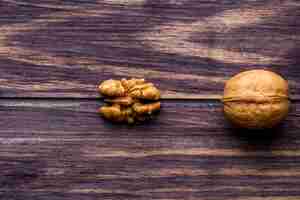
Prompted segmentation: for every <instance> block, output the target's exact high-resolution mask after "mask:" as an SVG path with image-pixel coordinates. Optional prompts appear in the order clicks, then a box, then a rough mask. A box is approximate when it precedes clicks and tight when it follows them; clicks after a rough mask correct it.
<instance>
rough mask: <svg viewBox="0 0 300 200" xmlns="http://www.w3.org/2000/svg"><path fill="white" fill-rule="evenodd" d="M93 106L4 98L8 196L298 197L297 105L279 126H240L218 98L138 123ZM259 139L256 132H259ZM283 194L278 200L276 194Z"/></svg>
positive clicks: (3, 181) (1, 184)
mask: <svg viewBox="0 0 300 200" xmlns="http://www.w3.org/2000/svg"><path fill="white" fill-rule="evenodd" d="M101 104H102V103H101V102H99V101H95V100H56V101H55V100H51V101H49V100H12V99H9V100H1V101H0V126H1V130H0V135H1V138H0V144H1V148H0V168H1V171H0V188H1V189H0V194H1V196H2V197H3V198H4V199H56V200H58V199H88V200H90V199H241V200H246V199H247V200H249V199H250V200H251V199H253V200H261V199H264V198H265V197H268V198H269V199H273V198H274V199H278V200H279V199H280V200H281V199H292V200H294V199H297V198H299V197H300V190H299V187H300V162H299V161H300V159H299V158H300V148H299V143H300V136H299V134H298V129H299V123H298V122H299V119H300V118H299V117H300V114H299V111H300V109H299V108H300V104H299V103H294V104H293V107H292V111H291V113H290V115H289V117H288V118H287V119H286V121H285V122H284V123H283V124H282V125H281V126H280V127H278V128H277V129H274V130H269V131H264V132H249V131H248V132H246V131H245V130H238V129H234V128H233V127H232V126H231V125H230V124H228V123H227V122H226V120H225V119H224V117H223V115H222V104H220V103H219V102H213V101H188V102H185V101H163V110H162V112H161V115H160V116H158V118H157V119H156V120H154V121H151V122H149V123H147V124H141V125H138V126H133V127H130V126H127V125H115V124H114V125H112V124H110V123H108V122H106V121H104V120H103V119H102V118H100V117H99V116H98V115H97V113H96V112H95V110H97V108H98V107H99V106H100V105H101ZM255 133H256V134H257V133H258V134H259V135H256V136H255V135H254V134H255ZM275 197H276V198H275Z"/></svg>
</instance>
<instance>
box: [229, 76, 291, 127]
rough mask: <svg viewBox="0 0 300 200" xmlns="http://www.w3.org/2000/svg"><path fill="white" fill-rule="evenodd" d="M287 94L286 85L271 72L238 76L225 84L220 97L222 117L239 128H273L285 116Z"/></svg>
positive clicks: (286, 111) (287, 108)
mask: <svg viewBox="0 0 300 200" xmlns="http://www.w3.org/2000/svg"><path fill="white" fill-rule="evenodd" d="M288 93H289V92H288V82H287V81H286V80H284V79H283V78H282V77H281V76H279V75H278V74H276V73H274V72H270V71H266V70H250V71H245V72H242V73H240V74H237V75H235V76H234V77H232V78H231V79H230V80H228V81H227V82H226V85H225V89H224V96H223V103H224V113H225V116H226V117H227V118H228V119H229V120H231V121H232V122H233V123H234V124H236V125H238V126H240V127H243V128H250V129H262V128H271V127H274V126H275V125H277V124H278V123H280V122H281V121H282V120H283V119H284V118H285V117H286V116H287V114H288V111H289V105H290V101H289V94H288Z"/></svg>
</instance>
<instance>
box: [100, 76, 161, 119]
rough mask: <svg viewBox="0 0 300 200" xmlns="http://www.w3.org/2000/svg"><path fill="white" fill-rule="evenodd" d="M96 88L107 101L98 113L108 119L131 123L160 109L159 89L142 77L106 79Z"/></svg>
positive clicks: (149, 116)
mask: <svg viewBox="0 0 300 200" xmlns="http://www.w3.org/2000/svg"><path fill="white" fill-rule="evenodd" d="M98 89H99V92H100V93H101V94H102V95H103V96H104V97H105V102H106V103H107V105H105V106H102V107H101V108H100V109H99V113H100V114H101V115H102V116H103V117H104V118H106V119H108V120H111V121H114V122H127V123H129V124H132V123H135V122H139V121H145V120H146V119H149V118H151V117H152V115H153V114H154V113H156V112H158V111H159V110H160V102H159V101H158V100H159V99H160V91H159V90H158V89H157V88H156V87H155V86H154V85H153V84H152V83H147V82H146V81H145V80H144V79H129V80H127V79H122V80H106V81H104V82H102V83H101V84H100V85H99V87H98Z"/></svg>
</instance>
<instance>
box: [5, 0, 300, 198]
mask: <svg viewBox="0 0 300 200" xmlns="http://www.w3.org/2000/svg"><path fill="white" fill-rule="evenodd" d="M0 13H1V14H0V97H1V99H0V127H1V130H0V143H1V144H0V199H5V200H17V199H18V200H19V199H20V200H27V199H28V200H29V199H30V200H37V199H38V200H46V199H47V200H61V199H64V200H65V199H67V200H77V199H78V200H79V199H80V200H92V199H116V200H118V199H121V200H124V199H144V200H146V199H147V200H148V199H149V200H150V199H157V200H175V199H178V200H179V199H180V200H182V199H184V200H208V199H210V200H218V199H220V200H234V199H238V200H246V199H247V200H263V199H267V200H298V199H300V132H299V129H300V96H299V94H300V54H299V52H300V2H299V1H298V0H257V1H254V0H218V1H216V0H198V1H197V0H165V1H159V0H98V1H96V0H85V1H79V0H65V1H54V0H48V1H38V0H1V1H0ZM254 68H259V69H261V68H264V69H270V70H273V71H275V72H278V73H280V74H281V75H283V76H284V77H285V78H286V79H288V80H289V83H290V88H291V94H292V98H293V102H292V109H291V112H290V114H289V116H288V118H287V119H286V121H285V122H284V123H283V124H282V125H280V126H279V127H277V128H276V129H274V130H269V131H264V132H259V133H258V134H259V135H258V136H253V135H255V133H257V132H253V131H252V132H250V131H245V130H239V129H235V128H233V127H232V126H231V125H230V124H229V123H228V122H227V121H226V120H225V119H224V117H223V114H222V104H221V102H220V101H219V100H218V98H219V97H220V95H222V90H223V87H224V82H225V81H226V80H227V79H228V78H229V77H231V76H232V75H234V74H236V73H238V72H241V71H244V70H249V69H254ZM123 77H144V78H146V79H148V80H150V81H153V82H154V83H155V84H157V85H158V86H159V87H160V88H161V89H162V90H163V100H162V103H163V110H162V112H161V114H160V116H159V117H158V119H157V120H154V121H150V122H148V123H145V124H141V125H137V126H127V125H115V124H110V123H108V122H106V121H104V120H103V119H102V118H100V117H99V116H98V114H97V112H96V111H97V109H98V108H99V107H100V106H101V105H102V99H101V97H100V96H99V95H98V94H97V92H96V86H97V85H98V84H99V83H100V82H101V81H103V80H106V79H109V78H123ZM264 133H269V134H271V136H263V134H264ZM260 134H261V135H260ZM256 135H257V134H256Z"/></svg>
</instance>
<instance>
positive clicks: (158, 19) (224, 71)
mask: <svg viewBox="0 0 300 200" xmlns="http://www.w3.org/2000/svg"><path fill="white" fill-rule="evenodd" d="M0 13H1V14H0V66H1V67H0V89H1V93H0V96H2V97H36V96H40V97H41V96H42V97H96V96H97V93H95V87H96V85H97V84H98V83H99V82H100V81H102V80H104V79H108V78H111V77H114V78H119V77H145V78H148V79H150V80H152V81H154V82H155V83H157V84H158V85H159V86H160V88H162V89H163V90H164V97H166V98H182V97H187V95H190V96H193V95H198V96H199V94H200V95H204V97H206V96H205V95H208V96H207V97H210V96H209V95H220V94H221V93H222V88H223V84H224V81H225V80H226V79H228V78H229V77H230V76H232V75H233V74H236V73H238V72H240V71H243V70H247V69H253V68H266V69H271V70H274V71H276V72H279V73H280V74H282V75H283V76H284V77H285V78H287V79H288V80H289V81H290V84H291V92H292V94H294V95H296V98H299V96H297V94H299V93H300V84H299V81H300V75H299V74H300V68H299V67H298V65H299V64H300V62H299V46H300V40H299V35H300V20H299V17H300V2H299V1H298V0H260V1H252V0H241V1H238V0H219V1H215V0H205V1H204V0H199V1H198V0H197V1H196V0H176V1H173V0H166V1H159V0H130V1H127V0H99V1H96V0H86V1H77V0H68V1H54V0H53V1H37V0H30V1H28V0H26V1H25V0H1V1H0Z"/></svg>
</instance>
